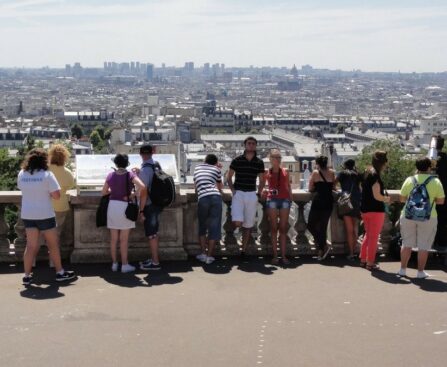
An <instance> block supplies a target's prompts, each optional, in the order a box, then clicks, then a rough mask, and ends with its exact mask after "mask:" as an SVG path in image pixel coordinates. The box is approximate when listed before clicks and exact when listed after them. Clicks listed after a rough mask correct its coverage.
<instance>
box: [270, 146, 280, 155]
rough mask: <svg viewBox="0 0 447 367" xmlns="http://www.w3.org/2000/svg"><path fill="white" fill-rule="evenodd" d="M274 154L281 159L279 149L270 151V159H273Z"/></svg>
mask: <svg viewBox="0 0 447 367" xmlns="http://www.w3.org/2000/svg"><path fill="white" fill-rule="evenodd" d="M274 154H276V155H279V156H280V157H281V151H280V150H279V149H278V148H272V149H270V153H269V157H271V156H272V155H274Z"/></svg>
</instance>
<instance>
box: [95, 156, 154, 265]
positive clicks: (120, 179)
mask: <svg viewBox="0 0 447 367" xmlns="http://www.w3.org/2000/svg"><path fill="white" fill-rule="evenodd" d="M113 162H114V163H115V165H116V168H117V170H116V171H114V172H111V173H109V175H108V176H107V179H106V182H105V183H104V186H103V188H102V195H110V201H109V206H108V209H107V228H109V229H110V251H111V255H112V261H113V263H112V271H118V261H117V245H118V239H119V241H120V252H121V261H122V265H121V272H122V273H129V272H132V271H134V270H135V267H134V266H132V265H130V264H129V262H128V260H127V249H128V242H129V233H130V229H131V228H135V222H133V221H131V220H129V219H127V218H126V215H125V212H126V208H127V205H128V203H129V199H130V198H131V197H132V196H133V195H135V193H133V192H132V191H133V187H134V185H135V186H136V187H137V192H138V193H140V209H141V210H143V208H144V206H145V205H146V199H147V190H146V186H145V185H144V184H143V182H142V181H141V180H140V179H139V178H138V176H137V175H136V174H135V173H133V172H130V171H128V170H127V169H126V168H127V167H128V166H129V158H128V156H127V154H117V155H116V156H115V158H114V159H113Z"/></svg>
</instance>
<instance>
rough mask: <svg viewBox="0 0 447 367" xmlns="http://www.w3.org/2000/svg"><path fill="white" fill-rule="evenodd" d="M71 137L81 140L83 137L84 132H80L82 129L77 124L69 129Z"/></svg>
mask: <svg viewBox="0 0 447 367" xmlns="http://www.w3.org/2000/svg"><path fill="white" fill-rule="evenodd" d="M71 135H72V136H75V137H76V138H77V139H81V138H82V137H83V136H84V131H82V127H81V126H79V125H78V124H75V125H74V126H73V127H72V128H71Z"/></svg>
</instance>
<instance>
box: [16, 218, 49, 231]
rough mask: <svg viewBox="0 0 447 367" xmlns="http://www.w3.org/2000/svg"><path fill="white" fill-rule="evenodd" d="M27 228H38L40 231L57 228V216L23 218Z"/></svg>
mask: <svg viewBox="0 0 447 367" xmlns="http://www.w3.org/2000/svg"><path fill="white" fill-rule="evenodd" d="M22 220H23V224H24V225H25V228H26V229H31V228H36V229H38V230H39V231H48V230H50V229H53V228H56V218H55V217H53V218H47V219H22Z"/></svg>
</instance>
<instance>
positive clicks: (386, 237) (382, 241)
mask: <svg viewBox="0 0 447 367" xmlns="http://www.w3.org/2000/svg"><path fill="white" fill-rule="evenodd" d="M393 226H394V225H393V223H392V222H391V219H390V216H389V214H388V213H386V212H385V220H384V222H383V227H382V231H381V232H380V237H379V246H378V249H377V252H378V253H381V254H388V252H389V248H390V242H391V239H392V238H393V236H392V232H393Z"/></svg>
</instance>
